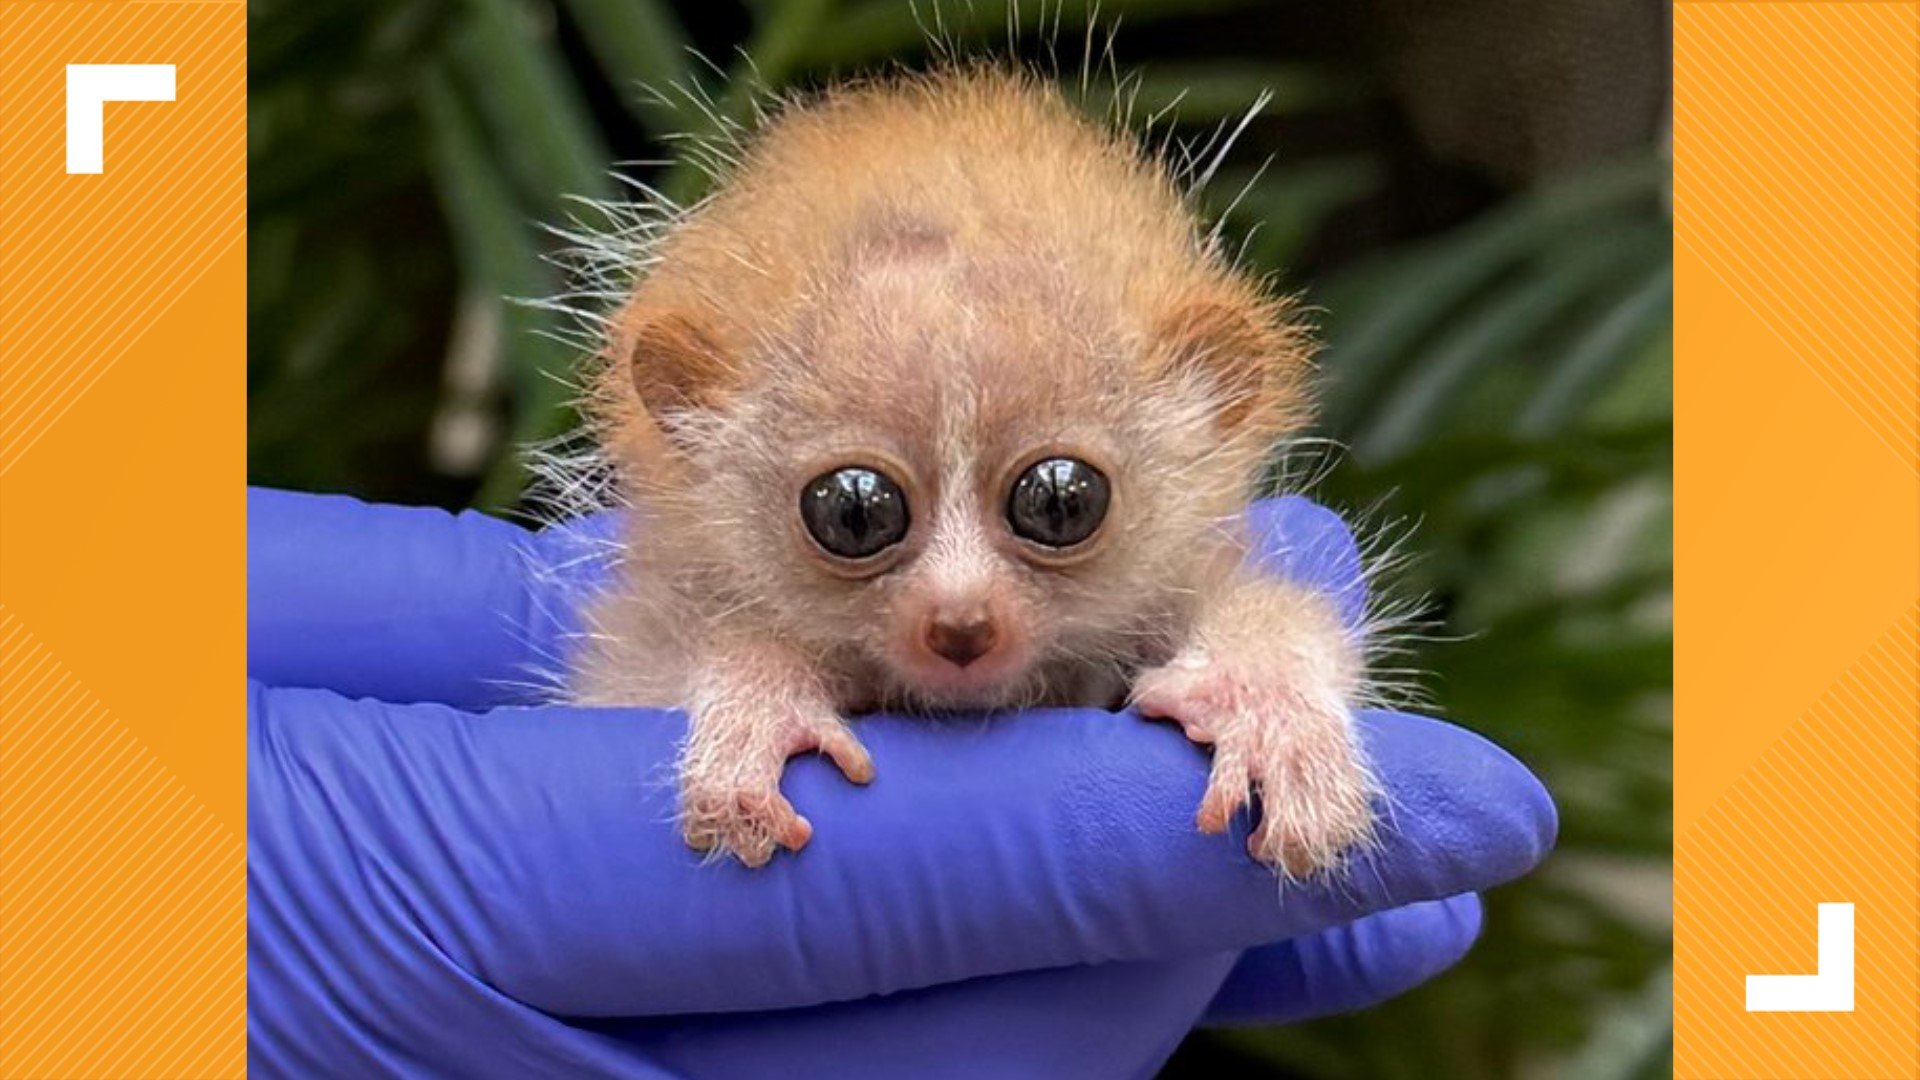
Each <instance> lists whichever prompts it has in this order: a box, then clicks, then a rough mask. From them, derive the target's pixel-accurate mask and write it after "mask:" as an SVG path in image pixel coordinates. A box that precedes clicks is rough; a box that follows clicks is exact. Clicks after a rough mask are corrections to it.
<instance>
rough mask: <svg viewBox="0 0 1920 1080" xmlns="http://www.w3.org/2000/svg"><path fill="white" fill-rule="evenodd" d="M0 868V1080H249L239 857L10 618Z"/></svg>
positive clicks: (0, 662) (2, 659)
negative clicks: (244, 1076)
mask: <svg viewBox="0 0 1920 1080" xmlns="http://www.w3.org/2000/svg"><path fill="white" fill-rule="evenodd" d="M0 866H3V867H5V876H4V877H0V1017H3V1018H4V1021H0V1076H4V1077H9V1078H11V1077H69V1076H74V1077H77V1076H101V1077H118V1076H141V1077H213V1076H235V1075H239V1074H240V1073H242V1072H244V1071H245V1068H246V1060H245V1025H246V1014H245V1008H244V986H245V982H246V948H245V942H246V889H245V881H246V847H245V845H244V844H243V843H242V842H241V841H240V839H239V838H237V837H235V836H234V835H233V834H232V832H231V831H230V830H228V829H227V828H225V827H224V826H222V825H221V824H220V823H219V822H218V821H216V820H215V819H214V818H213V817H212V816H211V815H210V814H208V813H207V811H206V809H205V808H204V807H203V806H201V804H200V803H199V801H198V800H197V799H195V798H194V796H193V795H192V793H191V792H189V791H187V790H186V788H185V787H184V786H183V785H181V783H180V782H179V781H178V780H176V779H175V778H174V777H173V775H172V774H171V773H170V772H169V771H168V770H167V768H166V767H165V766H164V765H162V764H160V763H159V762H158V761H157V760H156V759H155V758H154V756H153V755H152V754H151V753H149V752H148V751H147V750H146V749H145V748H144V747H142V746H141V744H140V742H139V741H138V740H137V739H135V738H134V737H133V736H132V735H130V734H129V733H128V732H127V731H126V729H125V728H124V727H123V726H122V725H120V724H119V723H118V722H117V721H115V720H114V718H113V717H112V716H111V715H110V714H109V713H108V711H107V709H106V708H105V707H104V706H102V704H101V703H100V702H99V701H98V700H96V699H95V698H94V697H93V696H92V695H90V694H89V693H88V692H87V690H86V688H85V687H83V686H81V685H80V684H79V683H78V682H77V681H76V680H75V679H74V678H73V676H72V674H71V673H69V672H68V671H67V670H66V668H65V667H64V666H63V665H62V664H61V662H60V660H59V658H58V657H56V656H54V655H52V654H51V653H50V652H48V650H47V649H46V648H45V647H44V646H43V645H42V644H41V643H40V642H39V641H38V640H37V639H36V638H35V637H34V635H33V633H32V632H31V630H30V629H29V628H28V627H26V626H24V625H23V624H22V623H21V622H20V620H19V619H18V618H17V617H16V616H15V615H14V613H13V612H11V611H9V610H7V609H5V608H0ZM209 942H217V943H218V947H217V948H212V949H210V948H209V947H208V944H209Z"/></svg>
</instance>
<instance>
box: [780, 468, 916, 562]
mask: <svg viewBox="0 0 1920 1080" xmlns="http://www.w3.org/2000/svg"><path fill="white" fill-rule="evenodd" d="M800 519H801V520H802V521H804V522H806V523H807V531H808V532H809V533H812V534H813V539H814V542H815V543H818V544H819V545H820V546H821V547H823V548H825V549H827V551H828V552H829V553H830V554H833V555H838V556H840V557H841V558H843V559H864V558H866V557H867V556H869V555H877V554H879V553H880V552H882V551H885V550H886V549H887V548H890V547H892V546H893V545H895V544H897V543H899V542H900V541H901V540H902V539H904V538H905V537H906V535H907V522H908V521H909V518H908V517H907V496H906V494H905V493H904V492H902V491H901V490H900V485H898V484H896V483H894V482H893V481H892V480H890V479H888V478H887V476H886V474H885V473H878V472H875V471H873V470H872V469H862V468H858V467H849V468H845V469H836V470H835V471H833V472H830V473H827V474H826V475H825V476H821V477H818V478H816V479H815V480H814V481H813V482H812V483H810V484H808V485H807V487H806V490H804V491H802V492H801V493H800Z"/></svg>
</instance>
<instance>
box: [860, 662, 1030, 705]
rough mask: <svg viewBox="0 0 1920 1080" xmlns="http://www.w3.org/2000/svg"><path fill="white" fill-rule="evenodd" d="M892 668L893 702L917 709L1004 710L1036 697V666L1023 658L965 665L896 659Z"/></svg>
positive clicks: (891, 702)
mask: <svg viewBox="0 0 1920 1080" xmlns="http://www.w3.org/2000/svg"><path fill="white" fill-rule="evenodd" d="M889 668H890V670H889V671H888V675H889V676H890V679H889V680H888V681H889V682H890V683H891V684H892V686H891V693H890V694H889V695H888V697H889V698H890V699H893V700H890V701H889V704H890V705H893V706H896V707H901V708H907V709H911V710H915V711H940V712H960V711H977V710H986V709H1003V708H1008V707H1010V706H1014V705H1020V704H1024V703H1026V702H1027V701H1028V699H1029V698H1030V697H1031V696H1032V684H1033V673H1032V668H1031V665H1030V664H1029V663H1028V662H1027V661H1026V660H1025V659H1024V658H1021V657H1013V656H1007V657H997V656H996V657H989V658H983V659H981V660H979V661H976V662H974V663H971V664H968V665H966V666H964V667H963V666H961V665H958V664H951V663H947V662H944V661H937V662H932V663H928V662H919V663H913V662H907V663H901V662H898V661H896V662H895V663H893V664H892V665H889Z"/></svg>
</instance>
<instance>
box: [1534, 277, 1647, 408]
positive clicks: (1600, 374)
mask: <svg viewBox="0 0 1920 1080" xmlns="http://www.w3.org/2000/svg"><path fill="white" fill-rule="evenodd" d="M1672 313H1673V263H1672V261H1671V257H1669V258H1668V259H1667V260H1665V261H1662V262H1661V263H1660V264H1658V265H1656V266H1654V267H1653V268H1652V269H1650V270H1649V271H1648V272H1647V273H1646V275H1645V276H1644V277H1643V278H1642V279H1640V280H1638V281H1635V282H1633V283H1631V285H1630V286H1629V288H1628V289H1627V290H1626V291H1625V292H1624V293H1623V294H1622V295H1620V296H1619V297H1618V298H1617V299H1616V300H1615V301H1614V302H1613V303H1612V304H1611V305H1610V306H1609V307H1608V308H1607V309H1606V310H1605V311H1604V312H1602V313H1601V314H1600V316H1599V318H1597V319H1595V320H1594V321H1593V323H1592V324H1591V325H1590V326H1589V327H1588V328H1587V329H1585V331H1584V332H1582V333H1581V334H1580V336H1579V338H1578V339H1577V343H1576V344H1575V345H1574V346H1573V348H1571V349H1568V350H1567V351H1566V353H1565V354H1564V355H1563V356H1562V357H1561V358H1560V361H1559V362H1558V363H1557V364H1555V365H1554V366H1553V369H1552V371H1551V372H1550V373H1549V374H1548V376H1547V378H1546V380H1545V381H1544V382H1542V383H1541V386H1540V389H1539V390H1538V391H1537V392H1536V393H1535V394H1534V396H1533V400H1532V401H1529V402H1528V403H1527V407H1526V409H1525V410H1523V411H1522V412H1521V413H1520V415H1519V416H1518V417H1517V418H1516V419H1515V420H1514V432H1515V433H1516V434H1519V435H1530V436H1534V437H1540V436H1545V435H1548V434H1550V433H1552V432H1553V431H1555V430H1557V429H1559V428H1560V427H1562V426H1563V425H1565V424H1566V423H1567V422H1568V421H1569V420H1570V419H1571V418H1572V417H1573V416H1575V415H1576V414H1577V413H1578V412H1579V410H1580V409H1582V408H1583V407H1586V406H1590V405H1591V404H1592V402H1593V400H1594V398H1595V397H1597V396H1598V394H1599V393H1600V391H1601V390H1602V389H1604V388H1605V387H1606V385H1607V384H1608V382H1609V381H1610V377H1611V376H1614V375H1616V374H1617V373H1618V372H1619V371H1620V370H1621V369H1623V368H1625V367H1626V365H1627V364H1629V363H1630V362H1631V361H1632V360H1633V359H1634V358H1635V356H1636V354H1635V352H1634V346H1635V345H1636V344H1638V343H1640V342H1641V341H1644V340H1645V339H1646V338H1647V336H1648V335H1649V334H1651V333H1652V332H1653V331H1654V330H1656V329H1657V328H1659V326H1660V325H1661V324H1662V323H1663V322H1664V321H1665V320H1667V319H1669V318H1671V317H1672Z"/></svg>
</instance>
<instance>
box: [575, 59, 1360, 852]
mask: <svg viewBox="0 0 1920 1080" xmlns="http://www.w3.org/2000/svg"><path fill="white" fill-rule="evenodd" d="M647 263H648V266H647V268H646V269H645V270H644V272H641V273H639V274H638V275H637V279H638V280H637V284H636V285H635V286H634V288H633V289H632V291H631V293H630V295H629V296H628V297H627V299H626V300H625V302H624V304H622V305H621V306H620V308H619V310H618V312H617V313H616V314H615V315H614V317H613V318H612V320H611V321H610V323H609V331H608V333H607V339H606V341H605V343H604V345H605V350H604V356H605V359H606V361H607V362H606V363H605V365H604V368H603V369H601V370H600V371H599V372H598V373H597V375H596V382H595V385H594V393H593V395H592V398H593V400H592V412H593V416H594V420H595V427H596V430H597V431H598V434H599V437H600V440H601V443H602V446H603V449H604V452H605V455H606V456H607V457H608V458H609V459H610V460H611V461H612V462H613V464H614V465H615V467H616V469H617V472H618V477H619V480H618V482H619V484H620V486H621V489H622V492H623V494H624V496H625V497H626V500H627V501H629V502H630V503H631V504H632V506H633V507H634V508H635V511H636V512H635V514H634V516H633V522H632V525H631V536H630V537H629V540H630V542H628V543H627V544H625V545H624V552H623V554H622V556H621V559H620V564H619V566H618V568H617V571H616V579H617V585H616V586H615V587H614V588H613V589H612V590H611V591H610V592H609V593H608V594H607V595H606V596H605V597H604V598H603V599H601V600H600V601H599V602H598V603H597V605H596V606H595V607H594V609H593V611H592V612H591V615H592V620H593V625H594V628H595V633H594V634H593V635H592V636H591V638H590V640H589V642H588V643H587V645H586V646H585V647H584V648H583V650H582V652H581V654H580V655H579V656H578V657H577V659H576V661H575V662H574V664H573V669H572V672H571V682H570V692H571V694H572V696H573V697H574V698H575V699H576V700H577V701H580V702H583V703H591V704H608V705H655V706H672V707H682V708H685V709H686V710H687V711H688V713H689V714H690V716H691V732H690V735H689V737H688V740H687V742H686V746H685V750H684V754H683V756H682V758H681V760H680V763H679V770H680V771H679V783H680V788H681V799H680V810H681V824H682V828H683V831H684V834H685V837H686V839H687V842H688V843H690V844H692V845H693V846H694V847H696V848H700V849H702V850H706V851H711V852H718V853H726V854H731V855H733V856H735V857H737V858H739V859H740V860H741V861H742V862H745V863H747V864H749V865H756V866H757V865H760V864H763V863H765V862H767V861H768V860H769V859H770V858H771V857H772V856H773V855H774V854H775V852H776V851H777V850H778V849H779V848H787V849H791V850H798V849H799V848H801V847H803V846H804V845H805V844H806V843H807V842H808V839H809V838H810V837H811V835H812V831H813V829H812V825H811V824H810V823H809V822H808V820H807V819H806V818H805V817H803V816H801V815H800V813H798V812H797V811H796V810H795V809H794V807H793V806H792V805H791V804H790V803H789V802H788V801H787V799H786V798H785V797H784V796H783V795H782V794H781V792H780V779H781V774H782V772H783V770H784V768H785V764H786V762H787V760H788V759H789V758H790V757H792V756H794V755H796V754H801V753H808V752H819V753H822V754H824V755H826V756H827V757H828V758H830V759H831V760H832V761H833V762H834V763H835V764H836V765H837V766H838V767H839V770H840V771H841V772H842V773H844V774H845V775H846V777H847V779H848V780H851V781H853V782H854V783H858V784H864V783H867V782H869V781H871V780H872V779H873V778H874V766H873V762H872V760H871V759H870V758H869V757H868V754H867V752H866V750H865V749H864V748H863V747H862V745H861V743H860V739H859V736H858V734H857V733H856V730H855V727H854V726H852V725H850V724H849V723H848V717H849V716H852V715H856V714H858V713H861V712H864V711H870V710H875V709H888V710H895V711H907V712H932V711H951V710H991V709H1002V708H1009V707H1016V706H1026V705H1037V704H1053V705H1068V704H1072V705H1100V706H1106V707H1113V706H1117V705H1120V704H1122V703H1125V702H1131V703H1132V704H1133V705H1134V706H1136V707H1137V709H1138V711H1139V712H1140V713H1141V714H1144V715H1146V716H1149V717H1158V718H1165V719H1170V720H1173V721H1177V722H1178V723H1179V724H1180V726H1181V727H1182V728H1183V729H1184V730H1185V732H1186V734H1187V736H1188V737H1189V738H1191V739H1193V740H1194V741H1195V742H1198V743H1203V744H1206V745H1208V746H1210V747H1211V748H1212V752H1213V764H1212V774H1211V778H1210V781H1209V785H1208V787H1207V791H1206V794H1205V796H1204V798H1203V800H1202V801H1201V803H1200V806H1199V813H1198V824H1199V827H1200V829H1202V830H1204V831H1206V832H1214V833H1217V832H1222V831H1224V830H1225V829H1226V827H1227V824H1228V821H1229V819H1230V818H1231V817H1232V816H1233V814H1234V813H1235V812H1236V811H1238V810H1240V809H1242V808H1243V807H1246V806H1247V805H1248V803H1249V801H1250V799H1251V797H1252V796H1253V795H1254V794H1255V793H1256V792H1257V793H1258V795H1259V814H1260V821H1259V824H1258V826H1257V828H1255V829H1254V831H1253V833H1252V836H1251V839H1250V841H1249V846H1250V848H1251V850H1252V853H1253V854H1254V856H1256V857H1257V858H1259V859H1260V860H1262V861H1264V862H1266V863H1268V864H1270V865H1272V866H1274V867H1276V868H1278V869H1279V870H1280V871H1282V872H1283V873H1285V874H1288V875H1293V876H1305V875H1309V874H1312V873H1315V872H1318V871H1322V870H1326V869H1328V868H1330V867H1333V866H1335V865H1337V864H1338V862H1339V860H1340V859H1341V856H1342V855H1343V853H1345V852H1347V851H1348V850H1350V849H1352V848H1353V847H1354V846H1355V845H1358V844H1362V843H1364V842H1365V841H1366V840H1367V839H1368V837H1369V836H1370V834H1371V828H1372V821H1373V814H1372V805H1371V798H1372V796H1373V794H1374V785H1373V783H1372V781H1371V778H1370V776H1369V773H1368V770H1367V766H1366V762H1365V760H1364V758H1363V756H1362V752H1361V748H1360V745H1359V743H1358V740H1357V739H1356V735H1355V730H1354V725H1353V720H1352V717H1351V713H1350V704H1351V702H1352V701H1353V700H1354V698H1355V696H1356V694H1357V693H1358V691H1359V688H1360V683H1361V675H1362V670H1361V669H1362V663H1361V651H1362V645H1361V642H1360V641H1359V640H1358V636H1357V631H1354V630H1351V629H1349V628H1347V627H1345V626H1343V625H1342V622H1341V619H1340V618H1339V616H1338V614H1337V612H1336V610H1335V607H1334V605H1333V604H1332V602H1331V601H1330V599H1329V598H1327V597H1325V596H1323V595H1320V594H1318V593H1316V592H1314V591H1312V590H1309V589H1307V588H1304V587H1301V586H1299V585H1295V584H1290V583H1288V582H1286V581H1283V580H1279V579H1277V578H1274V577H1271V576H1267V575H1265V574H1263V573H1261V572H1260V571H1259V570H1257V569H1255V568H1252V567H1250V566H1248V565H1246V563H1247V545H1248V542H1249V541H1248V537H1247V536H1246V535H1245V534H1244V532H1243V522H1242V514H1243V511H1244V510H1245V507H1246V505H1247V502H1248V500H1249V498H1250V497H1251V495H1252V494H1253V491H1254V488H1255V485H1256V483H1257V481H1258V478H1259V476H1260V475H1261V473H1262V469H1263V463H1264V462H1265V461H1266V460H1267V457H1268V452H1269V450H1270V448H1272V447H1273V446H1274V445H1275V444H1276V442H1277V441H1279V440H1281V439H1283V438H1285V437H1286V436H1288V435H1289V434H1290V433H1293V432H1294V431H1296V429H1297V428H1298V427H1299V426H1300V424H1301V423H1302V419H1303V417H1304V415H1305V413H1306V401H1305V388H1304V380H1305V376H1306V374H1307V369H1308V352H1309V349H1308V345H1307V343H1306V340H1305V337H1304V334H1303V332H1302V331H1301V330H1300V329H1299V328H1298V327H1297V326H1296V325H1295V323H1294V322H1293V321H1292V318H1291V314H1290V311H1289V307H1288V305H1287V303H1286V302H1285V301H1283V300H1281V299H1278V298H1276V297H1274V296H1272V295H1269V294H1268V293H1267V292H1266V291H1264V289H1263V287H1262V285H1261V283H1260V282H1257V281H1254V280H1251V279H1250V278H1249V277H1248V276H1246V275H1245V274H1243V273H1242V272H1240V271H1239V270H1237V269H1236V268H1235V267H1234V266H1233V265H1232V264H1231V261H1230V260H1229V259H1228V258H1227V257H1226V256H1225V255H1224V254H1223V253H1222V252H1221V251H1220V250H1219V249H1218V245H1217V244H1215V243H1214V242H1213V241H1212V239H1211V238H1210V237H1209V235H1208V234H1207V233H1206V231H1205V230H1204V229H1202V228H1201V227H1200V226H1199V225H1198V224H1197V222H1196V219H1195V216H1194V214H1193V211H1192V209H1191V207H1190V206H1189V205H1188V201H1187V199H1186V198H1185V196H1184V193H1183V191H1182V190H1181V187H1180V185H1179V184H1178V182H1177V181H1176V180H1175V178H1174V177H1173V176H1172V175H1170V173H1169V172H1168V170H1167V169H1166V168H1165V167H1164V166H1163V165H1162V164H1161V163H1160V162H1159V161H1158V160H1157V159H1156V158H1155V157H1154V156H1152V155H1150V154H1148V153H1146V152H1145V151H1143V150H1142V149H1141V148H1140V147H1139V146H1138V145H1137V144H1136V143H1135V142H1134V141H1133V140H1132V139H1130V138H1129V137H1127V136H1126V135H1124V134H1122V133H1119V132H1117V131H1115V130H1111V129H1109V128H1107V127H1105V126H1103V125H1101V124H1098V123H1096V122H1094V121H1092V120H1089V119H1088V118H1086V117H1085V116H1084V115H1082V114H1081V113H1080V112H1078V111H1076V110H1075V109H1074V108H1073V107H1072V106H1071V105H1070V104H1068V103H1067V102H1066V101H1065V100H1064V99H1063V98H1062V97H1061V96H1060V94H1059V92H1058V91H1057V90H1056V89H1055V88H1054V87H1053V86H1052V85H1051V84H1050V83H1049V82H1047V81H1046V80H1043V79H1040V78H1037V77H1034V76H1031V75H1028V74H1025V73H1021V72H1014V71H1007V70H1001V69H990V68H961V67H953V68H949V69H946V70H943V71H941V72H938V73H936V74H932V75H919V76H899V77H894V78H890V79H886V80H882V81H876V82H868V83H861V84H855V85H850V86H846V87H843V88H841V89H838V90H835V91H831V92H828V93H825V94H824V95H821V96H819V97H817V98H815V99H813V100H812V101H810V102H807V103H804V104H796V105H793V106H791V107H789V108H787V109H785V110H783V111H781V112H780V113H779V114H778V115H777V116H776V117H775V118H773V119H771V120H769V121H767V122H766V123H764V124H763V125H762V126H761V128H760V130H758V131H756V132H754V133H753V134H752V135H751V136H750V137H749V138H748V139H747V140H746V142H745V144H744V146H743V148H742V149H741V152H740V155H739V159H738V160H737V161H736V162H734V163H733V165H732V166H731V167H730V168H729V169H728V170H727V171H726V174H725V175H724V176H723V177H722V182H721V184H720V186H719V189H718V191H717V193H716V194H715V195H714V196H713V197H712V198H711V199H709V200H707V201H706V202H704V203H702V204H700V205H699V206H697V207H696V208H694V209H692V210H690V211H688V212H686V213H685V214H684V215H682V216H681V217H679V218H678V219H677V220H676V221H674V222H673V223H672V224H671V226H670V227H668V228H666V229H665V230H663V232H662V234H661V235H660V237H659V238H658V240H657V242H656V243H655V244H653V245H652V247H651V250H649V251H648V252H647ZM1115 722H1116V723H1125V722H1128V720H1127V719H1126V718H1125V717H1123V716H1116V717H1115Z"/></svg>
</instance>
